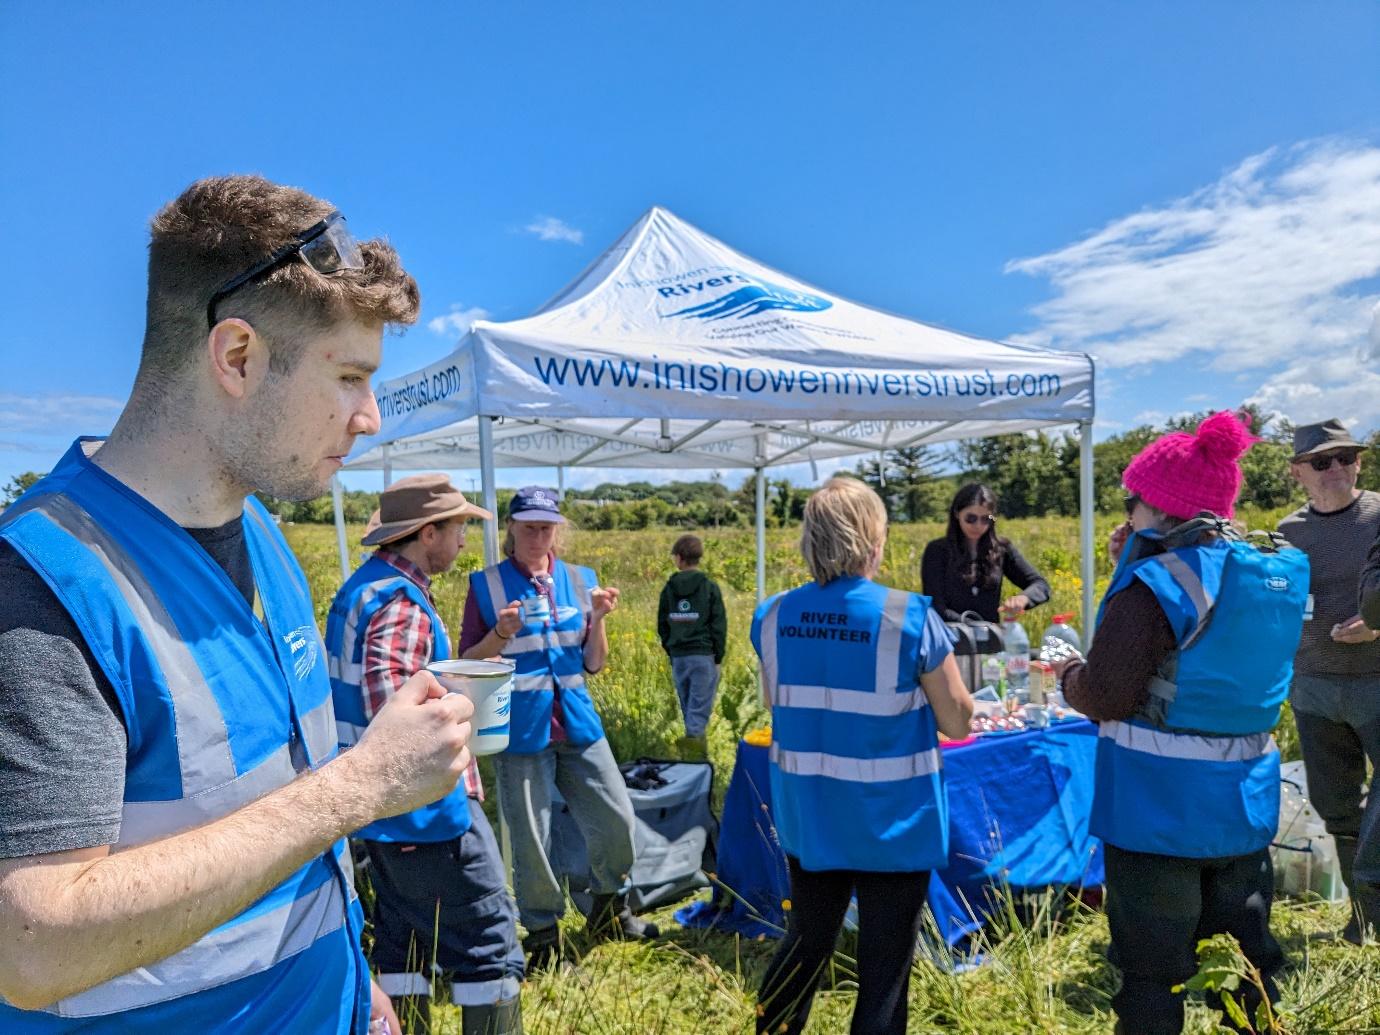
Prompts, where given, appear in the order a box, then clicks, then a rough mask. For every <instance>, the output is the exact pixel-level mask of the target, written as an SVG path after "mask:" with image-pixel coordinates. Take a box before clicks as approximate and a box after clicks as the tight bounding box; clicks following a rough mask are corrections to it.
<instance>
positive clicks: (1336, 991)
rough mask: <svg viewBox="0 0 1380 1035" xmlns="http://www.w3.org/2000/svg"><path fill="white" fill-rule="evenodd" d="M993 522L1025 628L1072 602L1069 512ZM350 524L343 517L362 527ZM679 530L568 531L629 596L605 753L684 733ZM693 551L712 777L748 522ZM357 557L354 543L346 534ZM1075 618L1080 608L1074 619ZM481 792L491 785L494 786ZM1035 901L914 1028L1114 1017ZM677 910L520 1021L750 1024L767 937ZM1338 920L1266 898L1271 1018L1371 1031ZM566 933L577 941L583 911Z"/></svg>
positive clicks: (725, 719) (1361, 975) (648, 748)
mask: <svg viewBox="0 0 1380 1035" xmlns="http://www.w3.org/2000/svg"><path fill="white" fill-rule="evenodd" d="M1277 517H1278V515H1276V514H1273V513H1269V514H1247V515H1243V518H1244V520H1245V521H1246V522H1247V524H1248V525H1249V526H1250V527H1252V528H1256V527H1261V528H1272V527H1273V526H1274V522H1275V520H1276V519H1277ZM1112 523H1113V521H1112V519H1111V518H1103V519H1100V521H1099V524H1098V529H1097V536H1096V541H1097V543H1098V544H1099V546H1098V564H1097V580H1098V585H1097V587H1096V589H1097V592H1098V595H1099V596H1100V594H1101V592H1102V590H1103V589H1104V588H1105V585H1106V580H1107V578H1108V576H1109V575H1110V567H1109V565H1108V562H1107V558H1106V556H1105V546H1103V545H1102V544H1105V542H1106V538H1107V534H1108V533H1109V532H1110V530H1111V526H1112ZM1002 530H1003V533H1004V534H1007V535H1009V536H1011V537H1012V539H1013V540H1014V541H1015V542H1016V543H1017V544H1018V545H1019V546H1020V547H1021V549H1022V551H1023V552H1024V553H1025V555H1026V556H1027V557H1028V558H1029V559H1030V560H1031V562H1032V563H1033V564H1034V565H1035V566H1036V567H1037V568H1038V569H1039V570H1040V571H1041V572H1042V573H1043V574H1044V575H1045V576H1046V578H1047V579H1048V580H1049V582H1050V585H1051V588H1052V589H1053V593H1054V596H1053V600H1052V601H1051V603H1050V604H1049V605H1045V606H1043V607H1041V608H1039V609H1037V610H1036V611H1035V612H1033V613H1032V614H1031V615H1029V616H1028V617H1027V618H1026V619H1025V624H1026V627H1027V632H1028V633H1029V634H1030V636H1031V639H1032V641H1035V640H1036V639H1037V637H1038V636H1039V634H1040V633H1041V631H1042V630H1043V629H1044V626H1045V625H1046V624H1047V623H1048V621H1049V616H1050V615H1052V614H1055V613H1057V612H1063V611H1068V612H1072V613H1074V614H1078V613H1079V611H1080V596H1081V590H1082V586H1081V580H1080V578H1079V572H1078V568H1079V566H1078V553H1077V526H1076V523H1075V522H1074V521H1073V520H1072V519H1068V518H1040V519H1029V520H1024V521H1009V522H1004V523H1003V529H1002ZM942 531H943V530H942V527H941V526H939V525H937V524H929V525H926V524H917V525H896V526H893V527H892V529H891V535H890V538H889V540H888V543H887V550H886V557H885V560H884V564H883V569H882V573H881V576H880V578H881V581H883V582H886V583H888V584H890V585H893V586H897V587H900V588H905V589H915V590H918V589H919V588H920V585H919V570H920V555H921V552H922V550H923V549H924V545H925V543H926V542H927V541H928V540H929V539H931V538H933V537H935V536H937V535H940V534H942ZM285 532H286V534H287V537H288V541H289V542H290V543H291V544H292V546H293V548H294V550H295V551H296V552H297V554H298V556H299V558H300V559H301V561H302V565H303V568H304V569H305V570H306V572H307V575H308V577H309V579H310V581H311V585H312V592H313V595H314V598H315V600H316V606H317V614H318V618H319V619H320V620H321V622H322V624H323V626H324V620H325V612H326V609H327V608H328V607H329V604H330V600H331V598H332V596H333V595H334V593H335V591H336V589H337V588H338V586H339V584H340V572H339V562H338V560H337V554H336V547H335V535H334V530H333V529H332V528H330V527H328V526H321V525H297V526H290V527H287V528H286V529H285ZM361 534H362V529H361V528H357V527H355V528H351V529H350V530H349V537H350V542H351V543H352V544H357V543H358V541H359V537H360V535H361ZM679 534H680V532H679V530H673V529H665V530H649V531H643V532H597V533H596V532H588V533H581V532H578V531H577V532H574V533H573V535H572V537H571V540H570V544H569V546H568V548H567V550H566V556H567V557H568V558H569V559H570V560H572V561H576V562H578V563H581V564H587V565H590V566H591V567H593V568H594V569H595V570H596V571H597V572H598V573H599V576H600V579H601V581H602V582H603V583H604V584H605V585H614V586H617V587H618V588H619V589H621V590H622V602H621V604H620V607H619V609H618V611H617V612H615V613H614V614H613V615H612V616H610V618H609V638H610V648H611V650H610V660H609V664H608V666H607V667H606V669H605V671H604V672H602V673H600V674H599V675H598V676H597V677H595V679H594V680H593V682H592V692H593V695H594V697H595V700H596V701H597V703H598V705H599V708H600V711H601V713H602V715H603V717H604V723H605V727H606V729H607V731H608V735H609V740H610V742H611V743H612V745H613V748H614V752H615V754H616V755H617V756H618V757H619V758H621V759H627V758H634V757H637V756H639V755H651V756H661V757H670V756H671V755H672V754H673V745H674V743H675V740H676V738H677V737H678V736H679V735H680V734H681V732H682V729H681V726H680V715H679V709H678V707H677V705H676V701H675V695H674V692H673V691H672V689H671V682H670V669H669V665H668V664H667V662H666V659H665V655H664V654H663V653H662V651H661V648H660V645H659V644H658V642H657V638H656V624H655V607H656V602H657V597H658V594H659V593H660V590H661V586H662V584H663V583H664V581H665V579H666V577H667V575H669V574H670V572H671V570H672V567H671V563H670V557H669V551H670V545H671V543H672V542H673V541H674V540H675V538H676V536H677V535H679ZM700 534H701V535H702V536H703V538H704V539H705V543H706V557H705V563H704V569H705V570H706V571H707V572H708V573H709V574H710V575H711V576H713V577H714V578H715V579H717V580H718V581H719V583H720V585H721V586H722V588H723V591H724V598H725V603H726V606H727V608H728V612H729V616H730V625H729V649H728V654H727V657H726V658H725V664H724V678H723V683H722V685H721V688H720V695H719V702H718V705H717V707H716V709H715V714H714V718H713V720H712V722H711V725H710V730H709V741H710V756H711V759H712V760H713V762H714V763H715V772H716V776H717V780H718V784H719V790H720V791H722V787H723V785H724V783H726V781H727V779H728V776H729V774H730V772H731V770H732V764H733V755H734V748H735V745H736V743H737V740H738V737H739V736H740V735H741V734H742V733H743V732H744V731H746V730H748V729H751V728H753V727H755V726H758V725H761V724H763V723H764V722H765V720H766V715H765V712H764V710H763V708H762V706H761V704H760V703H759V702H758V694H757V684H756V663H755V656H754V655H753V653H752V649H751V646H750V644H749V643H748V639H747V631H748V623H749V622H750V620H751V617H752V609H753V605H754V573H755V560H754V550H753V537H752V532H751V531H750V530H725V531H722V532H716V531H714V530H712V529H711V530H705V531H702V532H701V533H700ZM796 535H797V532H796V531H795V530H793V529H780V530H769V531H768V534H767V588H768V592H774V591H776V590H778V589H784V588H787V587H789V586H793V585H798V584H799V583H800V582H803V581H805V577H806V576H805V570H804V566H803V564H802V562H801V559H800V555H799V553H798V551H797V550H796V546H795V537H796ZM354 550H355V558H356V560H357V559H359V557H360V556H361V554H360V552H359V550H358V548H354ZM479 550H480V535H479V529H478V528H477V527H475V528H473V534H472V536H471V545H470V546H469V547H468V548H467V550H466V552H465V553H464V554H462V555H461V558H460V561H459V562H458V564H457V566H456V570H455V571H453V572H451V573H449V574H447V575H444V576H441V577H440V579H439V580H438V584H437V590H436V596H437V601H438V604H439V606H440V609H441V613H442V616H443V618H444V619H445V620H446V622H447V623H448V624H449V625H450V626H451V627H452V629H453V630H456V631H458V628H459V623H460V615H461V613H462V609H463V605H464V596H465V586H466V579H465V575H466V573H467V572H468V571H470V570H472V569H474V568H475V567H477V566H478V565H479V556H478V554H479ZM1074 624H1075V625H1077V626H1078V627H1079V628H1080V629H1081V628H1082V626H1083V624H1084V623H1083V621H1082V617H1081V615H1080V616H1079V617H1078V618H1076V619H1075V620H1074ZM1278 738H1279V740H1280V744H1281V749H1282V750H1283V751H1284V752H1285V754H1286V757H1292V756H1293V755H1294V754H1295V753H1296V746H1295V745H1296V741H1295V738H1294V737H1293V728H1292V722H1291V721H1290V719H1289V717H1288V716H1287V715H1286V716H1285V719H1284V720H1283V722H1282V723H1281V728H1280V730H1279V733H1278ZM490 804H492V802H490ZM1053 906H1054V904H1053V903H1049V902H1046V903H1043V905H1042V906H1041V904H1039V903H1037V904H1036V908H1034V910H1033V915H1031V912H1032V911H1029V910H1026V911H1023V912H1022V916H1023V917H1024V919H1023V920H1022V919H1018V918H1017V917H1016V915H1015V912H1014V911H1013V913H1012V915H1011V916H1010V917H1008V918H1007V921H1006V922H1005V923H1004V924H1001V925H998V928H999V929H998V930H995V931H992V932H991V933H990V934H989V937H988V941H987V943H986V944H984V945H983V946H981V949H982V951H983V953H984V955H985V957H986V959H987V961H988V962H987V965H985V966H982V967H979V968H976V969H973V970H969V971H966V972H964V973H960V974H954V973H951V972H950V971H949V970H948V969H946V968H941V967H938V966H936V965H934V964H933V963H931V962H925V961H922V962H919V963H917V965H916V967H915V971H914V975H913V979H912V984H911V1030H912V1031H915V1032H932V1031H933V1032H939V1031H945V1032H948V1031H958V1032H972V1033H977V1032H991V1033H1006V1032H1026V1031H1038V1032H1105V1031H1109V1030H1110V1028H1111V1019H1110V1012H1109V1005H1108V1004H1109V1000H1110V997H1111V995H1112V993H1113V992H1114V990H1115V987H1116V979H1115V972H1114V971H1113V970H1112V969H1111V968H1110V966H1109V965H1108V964H1107V962H1106V960H1105V957H1104V955H1103V952H1104V950H1105V946H1106V943H1107V931H1106V923H1105V921H1104V919H1103V918H1102V916H1101V914H1100V913H1098V912H1096V911H1094V910H1091V909H1087V908H1085V907H1082V906H1076V905H1075V906H1074V907H1072V908H1071V909H1066V908H1063V906H1062V904H1061V905H1060V908H1057V909H1056V908H1053ZM670 912H671V911H670V910H669V909H668V910H664V911H662V912H661V913H658V914H655V918H656V919H657V920H658V921H659V922H660V923H661V924H662V927H663V930H668V929H669V936H668V937H666V938H665V939H663V940H662V941H661V942H660V943H658V944H656V945H653V946H642V945H636V946H634V945H600V946H596V947H592V948H590V947H585V948H588V949H589V951H588V953H587V954H586V955H585V956H584V958H583V960H582V962H581V964H580V966H579V968H578V969H577V970H575V971H573V972H570V973H564V974H557V975H543V976H541V977H539V978H537V979H536V980H533V981H529V982H528V983H527V984H526V986H525V987H524V992H523V997H524V999H523V1005H524V1011H525V1020H526V1024H527V1030H528V1031H529V1032H533V1033H537V1035H545V1033H567V1032H580V1033H591V1035H594V1033H597V1035H606V1033H607V1035H614V1033H619V1035H623V1033H626V1035H644V1033H649V1032H657V1033H666V1035H681V1033H684V1035H691V1033H696V1035H698V1033H709V1032H741V1031H747V1030H750V1029H751V1025H752V1020H753V1016H754V1014H753V1009H754V1006H753V1003H754V1000H753V993H754V989H755V988H756V985H757V982H758V980H759V978H760V976H761V972H762V970H763V969H764V967H765V965H766V962H767V960H768V959H769V958H770V955H771V952H772V949H773V943H772V942H771V941H769V940H768V941H765V942H761V941H748V940H743V939H740V938H738V937H736V936H732V935H723V934H713V933H704V932H700V931H690V930H683V929H681V928H679V927H677V926H676V925H675V924H674V922H673V921H671V920H670ZM1343 921H1344V916H1343V914H1342V909H1341V908H1340V907H1334V906H1327V905H1324V904H1321V903H1311V904H1310V903H1302V902H1285V903H1279V904H1277V905H1276V909H1275V927H1276V931H1277V933H1278V934H1279V935H1280V937H1281V940H1282V941H1283V942H1284V943H1285V948H1286V950H1287V951H1288V953H1289V955H1290V957H1291V959H1292V960H1293V961H1294V964H1295V966H1294V967H1293V969H1292V970H1291V971H1290V973H1289V974H1288V976H1287V977H1286V978H1285V979H1284V981H1283V989H1284V992H1285V997H1286V1009H1285V1011H1284V1013H1283V1015H1282V1018H1281V1025H1282V1026H1281V1028H1280V1030H1285V1031H1295V1032H1305V1031H1307V1032H1323V1031H1380V949H1367V950H1357V949H1355V948H1351V947H1346V946H1343V945H1340V944H1336V943H1333V942H1331V941H1329V940H1326V938H1325V935H1327V934H1328V933H1330V932H1333V931H1336V930H1338V929H1339V928H1340V927H1341V926H1342V923H1343ZM568 922H569V924H570V929H569V932H568V933H569V934H570V935H571V937H572V940H573V942H574V944H575V945H576V946H577V947H579V946H581V941H580V937H579V933H578V932H579V928H580V925H581V923H582V921H580V920H579V919H577V918H575V919H571V920H569V921H568ZM851 951H852V945H851V942H850V941H849V940H848V939H847V938H845V939H844V941H842V942H841V943H840V951H839V953H838V956H837V957H836V961H835V965H834V970H833V973H832V974H831V975H830V976H829V977H828V978H826V982H825V989H826V990H825V991H824V992H822V993H821V995H820V997H819V999H818V1001H817V1004H816V1007H815V1011H814V1013H813V1015H812V1017H811V1022H810V1026H809V1029H808V1031H809V1032H811V1033H814V1035H825V1033H835V1032H843V1031H846V1030H847V1018H848V1016H849V1014H850V1012H851V1009H852V1000H853V995H854V988H855V985H854V982H853V976H852V960H851V958H850V956H849V954H850V953H851ZM1217 1016H1218V1015H1217V1014H1216V1013H1215V1012H1213V1011H1210V1010H1208V1009H1207V1007H1206V1006H1204V1005H1203V1004H1202V1003H1201V1002H1199V1001H1195V1002H1194V1003H1193V1004H1192V1005H1191V1007H1190V1022H1189V1026H1188V1028H1187V1029H1186V1030H1188V1031H1191V1032H1211V1031H1216V1030H1217V1027H1216V1024H1215V1018H1216V1017H1217ZM435 1020H436V1025H435V1030H437V1031H439V1032H456V1033H458V1032H459V1030H460V1028H459V1015H458V1011H456V1010H453V1009H451V1008H446V1009H443V1010H439V1011H438V1012H437V1016H436V1019H435Z"/></svg>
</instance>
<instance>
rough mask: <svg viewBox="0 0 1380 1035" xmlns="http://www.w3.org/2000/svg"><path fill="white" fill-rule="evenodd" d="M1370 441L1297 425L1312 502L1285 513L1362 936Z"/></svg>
mask: <svg viewBox="0 0 1380 1035" xmlns="http://www.w3.org/2000/svg"><path fill="white" fill-rule="evenodd" d="M1365 450H1366V446H1365V444H1364V443H1361V442H1358V441H1357V440H1356V439H1355V438H1354V437H1352V435H1351V433H1350V432H1349V431H1348V430H1347V429H1346V426H1345V425H1344V424H1343V423H1342V422H1341V421H1340V420H1337V419H1335V418H1333V419H1331V420H1325V421H1321V422H1319V423H1317V424H1303V425H1300V426H1299V427H1297V428H1296V429H1295V431H1294V455H1293V457H1292V458H1291V459H1290V463H1289V471H1290V473H1291V474H1292V475H1293V477H1294V479H1295V480H1296V481H1297V482H1298V483H1299V484H1300V485H1302V486H1303V489H1304V491H1305V492H1307V493H1308V502H1307V503H1306V504H1305V505H1304V506H1302V507H1300V508H1299V509H1298V510H1296V511H1295V512H1294V513H1292V514H1290V515H1289V516H1288V517H1286V518H1284V520H1282V521H1281V522H1280V523H1279V531H1280V532H1281V533H1283V534H1284V536H1285V537H1286V538H1287V539H1288V540H1289V542H1290V543H1292V544H1293V545H1294V546H1297V547H1298V548H1299V549H1301V550H1303V551H1304V552H1305V553H1307V554H1308V560H1309V563H1310V565H1311V569H1312V573H1311V576H1310V579H1309V590H1310V592H1311V594H1312V601H1313V609H1312V618H1311V619H1310V620H1308V621H1306V622H1304V627H1303V637H1302V639H1301V640H1300V641H1299V649H1298V654H1297V656H1296V657H1295V659H1294V681H1293V685H1292V687H1291V689H1290V695H1289V697H1290V702H1291V704H1292V705H1293V710H1294V720H1295V722H1296V724H1297V726H1298V732H1299V746H1300V747H1301V748H1302V750H1303V761H1304V766H1305V769H1306V771H1307V774H1308V797H1309V800H1310V801H1311V802H1312V804H1313V808H1314V809H1316V810H1317V812H1318V814H1319V815H1320V816H1321V817H1322V819H1323V821H1324V823H1326V825H1327V830H1328V832H1329V833H1330V834H1332V836H1333V837H1334V838H1335V839H1336V842H1337V857H1338V860H1339V862H1340V864H1341V870H1342V878H1343V880H1344V881H1345V882H1346V885H1347V888H1348V890H1349V891H1350V892H1351V903H1352V907H1353V908H1352V916H1351V918H1350V920H1349V921H1348V923H1347V925H1346V928H1345V929H1344V930H1343V931H1342V937H1343V938H1344V939H1346V940H1347V941H1351V942H1357V943H1360V942H1362V941H1363V939H1364V937H1365V932H1366V928H1367V927H1374V926H1376V925H1380V795H1375V794H1372V795H1370V798H1369V802H1368V804H1367V806H1366V809H1365V814H1364V815H1363V811H1362V807H1361V801H1362V798H1363V796H1364V794H1365V779H1366V760H1367V759H1369V760H1370V762H1371V764H1372V766H1376V767H1380V633H1377V632H1376V631H1375V630H1374V629H1371V628H1368V627H1367V626H1366V624H1365V622H1364V621H1363V620H1362V618H1361V615H1360V614H1359V613H1358V607H1357V596H1358V588H1359V583H1360V576H1361V570H1362V568H1363V567H1364V566H1365V563H1366V554H1367V551H1368V550H1369V549H1370V547H1371V546H1372V544H1374V543H1375V541H1376V538H1377V536H1380V493H1374V492H1369V491H1366V490H1362V489H1358V488H1357V487H1356V483H1357V478H1358V477H1359V475H1360V472H1361V460H1362V456H1361V454H1362V453H1363V452H1364V451H1365ZM1363 833H1364V836H1363Z"/></svg>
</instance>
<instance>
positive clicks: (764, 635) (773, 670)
mask: <svg viewBox="0 0 1380 1035" xmlns="http://www.w3.org/2000/svg"><path fill="white" fill-rule="evenodd" d="M782 599H783V598H782V597H780V596H778V597H777V598H776V599H775V600H773V601H772V602H771V603H770V604H768V605H767V613H766V614H764V615H763V616H762V628H761V630H760V631H759V632H758V634H757V637H758V639H759V640H761V642H762V690H763V692H764V693H766V695H767V700H768V701H770V702H771V703H772V704H773V705H775V704H776V703H777V702H776V693H777V682H776V681H777V678H778V675H777V674H778V672H779V669H778V668H777V667H776V646H777V644H776V620H777V614H778V612H779V611H780V610H781V601H782Z"/></svg>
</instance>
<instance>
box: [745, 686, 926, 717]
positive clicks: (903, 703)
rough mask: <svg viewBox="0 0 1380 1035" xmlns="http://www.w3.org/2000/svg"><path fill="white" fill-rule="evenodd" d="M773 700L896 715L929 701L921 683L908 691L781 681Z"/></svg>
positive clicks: (786, 705)
mask: <svg viewBox="0 0 1380 1035" xmlns="http://www.w3.org/2000/svg"><path fill="white" fill-rule="evenodd" d="M772 704H778V705H781V706H782V707H783V708H824V709H828V710H829V711H834V712H846V713H847V714H849V715H877V716H896V715H905V714H906V713H907V712H911V711H918V710H919V709H921V708H924V707H925V706H926V705H928V704H929V701H928V699H927V698H926V697H925V691H924V690H922V689H921V688H919V687H916V688H915V689H914V690H911V691H909V692H907V693H897V692H896V691H895V690H892V691H891V692H889V693H882V692H880V691H879V692H876V693H874V692H873V691H871V690H839V689H837V688H836V687H831V686H804V685H801V684H799V683H781V684H779V685H778V686H777V687H776V693H775V694H774V695H773V697H772Z"/></svg>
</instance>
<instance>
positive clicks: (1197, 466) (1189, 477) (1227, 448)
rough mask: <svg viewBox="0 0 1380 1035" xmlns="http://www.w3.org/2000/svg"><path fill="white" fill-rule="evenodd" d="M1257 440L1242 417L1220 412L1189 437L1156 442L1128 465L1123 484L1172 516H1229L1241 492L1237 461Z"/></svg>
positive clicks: (1182, 433)
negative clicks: (1209, 512)
mask: <svg viewBox="0 0 1380 1035" xmlns="http://www.w3.org/2000/svg"><path fill="white" fill-rule="evenodd" d="M1258 441H1260V440H1259V439H1257V438H1256V437H1255V436H1254V435H1252V434H1251V433H1250V430H1249V429H1248V428H1247V427H1246V425H1245V424H1244V423H1242V421H1241V418H1240V417H1238V416H1237V415H1236V414H1235V413H1232V412H1231V411H1229V410H1223V411H1222V412H1220V413H1214V414H1213V415H1212V416H1211V417H1208V418H1207V419H1206V420H1204V421H1203V423H1201V424H1199V425H1198V430H1197V431H1196V432H1194V433H1193V434H1189V433H1188V432H1186V431H1175V432H1173V433H1171V434H1168V435H1162V436H1160V437H1159V438H1157V439H1155V441H1154V442H1151V443H1150V444H1149V445H1148V446H1146V447H1145V448H1144V449H1142V450H1141V451H1140V452H1139V453H1137V454H1136V456H1135V459H1133V460H1132V461H1131V462H1130V463H1129V464H1127V465H1126V470H1125V472H1124V473H1123V474H1122V476H1121V484H1122V485H1124V486H1126V490H1127V491H1128V492H1132V493H1135V494H1136V495H1137V496H1139V497H1140V498H1141V499H1142V500H1144V501H1145V502H1146V503H1148V504H1149V505H1150V506H1152V507H1154V508H1155V509H1156V510H1162V511H1164V512H1165V513H1166V514H1168V515H1170V516H1171V517H1181V518H1191V517H1193V516H1195V515H1196V514H1198V513H1199V512H1200V511H1204V510H1207V511H1211V512H1212V513H1213V514H1216V515H1217V516H1218V517H1224V518H1229V517H1231V516H1232V512H1233V511H1234V510H1235V509H1236V496H1237V494H1238V493H1239V492H1240V491H1241V465H1240V464H1239V462H1238V461H1239V460H1240V459H1241V456H1242V454H1244V453H1245V452H1246V450H1248V449H1250V448H1251V446H1252V445H1254V444H1255V443H1256V442H1258Z"/></svg>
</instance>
